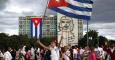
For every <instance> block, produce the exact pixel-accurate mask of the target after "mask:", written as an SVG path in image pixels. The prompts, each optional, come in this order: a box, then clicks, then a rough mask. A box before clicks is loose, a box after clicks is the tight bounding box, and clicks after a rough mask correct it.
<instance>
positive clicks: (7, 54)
mask: <svg viewBox="0 0 115 60" xmlns="http://www.w3.org/2000/svg"><path fill="white" fill-rule="evenodd" d="M5 51H6V52H5V53H4V60H12V55H11V53H10V52H9V50H8V48H5Z"/></svg>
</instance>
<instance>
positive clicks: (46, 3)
mask: <svg viewBox="0 0 115 60" xmlns="http://www.w3.org/2000/svg"><path fill="white" fill-rule="evenodd" d="M48 2H49V0H47V3H46V7H45V11H44V16H43V18H44V17H45V15H46V12H47V9H48Z"/></svg>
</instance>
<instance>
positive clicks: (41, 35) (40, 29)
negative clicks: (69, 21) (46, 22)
mask: <svg viewBox="0 0 115 60" xmlns="http://www.w3.org/2000/svg"><path fill="white" fill-rule="evenodd" d="M48 2H49V0H47V2H46V7H45V11H44V13H43V17H42V19H44V18H45V15H46V12H47V8H48ZM41 26H42V21H41V22H40V27H41ZM40 30H41V31H40V36H39V38H41V37H42V27H41V28H40Z"/></svg>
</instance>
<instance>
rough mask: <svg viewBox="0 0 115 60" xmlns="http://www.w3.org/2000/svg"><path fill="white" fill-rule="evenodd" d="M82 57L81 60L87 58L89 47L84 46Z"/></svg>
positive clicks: (86, 59)
mask: <svg viewBox="0 0 115 60" xmlns="http://www.w3.org/2000/svg"><path fill="white" fill-rule="evenodd" d="M82 57H83V60H88V57H89V48H88V47H85V50H84V52H83V55H82Z"/></svg>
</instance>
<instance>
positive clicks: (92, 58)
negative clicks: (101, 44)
mask: <svg viewBox="0 0 115 60" xmlns="http://www.w3.org/2000/svg"><path fill="white" fill-rule="evenodd" d="M89 60H96V55H95V52H94V49H93V48H90V52H89Z"/></svg>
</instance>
